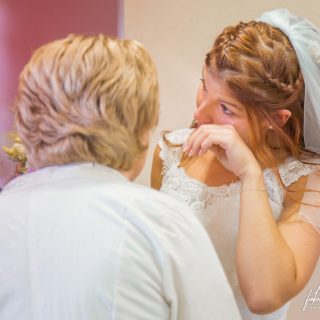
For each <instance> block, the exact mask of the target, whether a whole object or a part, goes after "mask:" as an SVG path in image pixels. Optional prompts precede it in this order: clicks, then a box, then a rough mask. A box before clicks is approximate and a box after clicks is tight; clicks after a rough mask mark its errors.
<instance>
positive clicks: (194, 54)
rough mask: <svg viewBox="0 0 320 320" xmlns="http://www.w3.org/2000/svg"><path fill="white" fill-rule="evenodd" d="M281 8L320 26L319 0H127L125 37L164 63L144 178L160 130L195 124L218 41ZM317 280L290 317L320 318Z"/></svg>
mask: <svg viewBox="0 0 320 320" xmlns="http://www.w3.org/2000/svg"><path fill="white" fill-rule="evenodd" d="M281 7H286V8H288V9H289V10H290V11H292V12H293V13H295V14H299V15H303V16H306V17H308V18H309V19H310V20H311V21H313V22H314V23H315V24H318V25H319V26H320V1H319V0H305V1H302V0H260V1H249V0H247V1H240V0H229V1H221V0H220V1H218V0H124V10H125V11H124V24H125V27H124V35H125V37H127V38H134V39H136V40H138V41H141V42H142V43H143V44H144V45H145V46H146V47H147V48H148V49H149V51H150V52H151V54H152V55H153V57H154V60H155V62H156V64H157V67H158V73H159V81H160V90H161V115H160V123H159V126H158V128H157V129H156V130H155V132H154V134H153V139H152V141H151V148H150V151H149V158H148V161H147V165H146V168H145V169H144V172H143V173H142V175H141V176H140V178H139V179H138V182H140V183H143V184H149V175H150V169H151V159H152V150H153V148H154V147H155V145H156V143H157V140H158V138H159V132H160V131H162V130H164V129H169V130H173V129H176V128H180V127H185V126H188V125H189V124H190V122H191V118H192V114H193V110H194V101H195V93H196V89H197V86H198V83H199V78H200V77H201V67H202V64H203V61H204V55H205V53H206V52H207V51H208V49H209V48H210V46H211V44H212V41H213V39H214V38H215V37H216V36H217V35H218V34H219V33H220V32H221V31H222V29H223V28H224V27H226V26H228V25H230V24H235V23H237V22H239V21H240V20H243V21H248V20H252V19H254V18H257V17H259V16H260V14H261V13H262V12H263V11H266V10H271V9H275V8H281ZM314 278H315V279H314V280H313V281H312V283H311V285H310V286H309V287H308V288H307V289H306V290H305V291H304V292H303V293H302V294H301V295H300V298H299V299H296V301H295V303H294V305H293V306H292V307H291V309H290V315H289V319H290V320H298V319H299V320H313V319H319V318H320V309H319V311H310V310H308V311H306V312H302V308H303V304H304V300H305V299H306V297H307V295H308V292H309V290H310V288H314V290H316V289H317V287H318V286H319V285H320V273H319V272H318V273H317V274H315V275H314Z"/></svg>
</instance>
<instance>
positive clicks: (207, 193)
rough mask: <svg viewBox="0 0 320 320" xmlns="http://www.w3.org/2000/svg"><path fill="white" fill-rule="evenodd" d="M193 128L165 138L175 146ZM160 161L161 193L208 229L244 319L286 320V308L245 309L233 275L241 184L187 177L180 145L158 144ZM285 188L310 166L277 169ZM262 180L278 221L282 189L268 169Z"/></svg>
mask: <svg viewBox="0 0 320 320" xmlns="http://www.w3.org/2000/svg"><path fill="white" fill-rule="evenodd" d="M191 130H192V129H180V130H177V131H174V132H171V133H169V134H167V135H166V139H167V140H168V141H169V142H170V143H171V144H174V145H181V144H183V143H184V142H186V140H187V137H188V136H189V134H190V133H191ZM159 147H160V149H161V151H160V158H161V159H162V161H163V172H162V174H163V180H162V186H161V189H160V190H161V191H162V192H164V193H166V194H168V195H170V196H172V197H174V198H176V199H179V200H182V201H183V202H185V203H187V204H188V205H189V206H190V207H192V208H193V209H194V213H195V214H196V216H197V217H198V218H199V219H200V221H201V222H202V224H203V225H204V227H205V228H206V229H207V231H208V233H209V235H210V237H211V239H212V241H213V243H214V246H215V248H216V250H217V253H218V255H219V258H220V260H221V262H222V265H223V267H224V270H225V273H226V275H227V278H228V280H229V282H230V285H231V287H232V289H233V293H234V296H235V299H236V301H237V303H238V307H239V310H240V313H241V315H242V318H243V319H244V320H256V319H266V320H282V319H286V313H287V310H288V307H289V304H288V303H287V304H286V305H284V306H283V307H282V308H280V309H279V310H277V311H276V312H273V313H271V314H268V315H255V314H253V313H252V312H250V310H249V309H248V307H247V305H246V303H245V301H244V299H243V296H242V294H241V291H240V288H239V282H238V278H237V272H236V241H237V234H238V225H239V204H240V188H241V185H240V181H237V182H234V183H231V184H229V185H222V186H219V187H208V186H207V185H205V184H204V183H202V182H200V181H198V180H196V179H193V178H191V177H189V176H188V175H187V174H186V172H185V170H184V168H180V167H179V162H180V159H181V156H182V146H178V147H172V146H168V145H167V144H166V143H165V142H164V140H163V139H161V140H160V141H159ZM279 172H280V175H281V178H282V180H283V183H284V185H285V186H289V185H290V184H292V183H293V182H295V181H297V180H298V179H299V178H300V177H301V176H305V175H309V174H310V173H311V172H312V167H311V166H308V165H305V164H302V163H301V162H299V161H298V160H296V159H294V158H289V159H287V161H286V162H285V163H284V164H282V165H281V166H280V167H279ZM264 179H265V184H266V187H267V191H268V195H269V200H270V204H271V208H272V212H273V216H274V218H275V219H276V220H277V219H278V218H279V216H280V213H281V211H282V208H283V196H284V192H285V190H284V189H283V187H282V186H281V185H279V183H278V182H277V179H276V176H275V174H274V173H273V171H272V170H271V169H266V170H264Z"/></svg>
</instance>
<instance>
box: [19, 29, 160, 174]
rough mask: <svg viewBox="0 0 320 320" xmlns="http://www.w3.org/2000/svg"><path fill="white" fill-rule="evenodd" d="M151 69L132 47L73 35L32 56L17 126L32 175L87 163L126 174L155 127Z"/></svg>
mask: <svg viewBox="0 0 320 320" xmlns="http://www.w3.org/2000/svg"><path fill="white" fill-rule="evenodd" d="M158 110H159V99H158V82H157V75H156V69H155V66H154V63H153V62H152V59H151V57H150V56H149V54H148V53H147V51H146V50H145V49H144V47H143V46H142V45H141V44H139V43H138V42H136V41H132V40H119V39H112V38H109V37H107V36H105V35H102V34H100V35H97V36H83V35H71V36H69V37H67V38H65V39H62V40H58V41H54V42H51V43H49V44H46V45H44V46H43V47H40V48H39V49H38V50H36V51H35V53H34V54H33V56H32V58H31V60H30V61H29V63H28V64H27V65H26V66H25V68H24V70H23V72H22V73H21V75H20V83H19V89H18V93H17V97H16V100H15V103H14V113H15V122H16V127H17V131H18V134H19V136H20V137H21V140H22V142H23V144H24V145H25V148H26V152H27V156H28V162H29V163H30V165H31V167H33V168H41V167H45V166H49V165H58V164H66V163H71V162H79V161H90V162H95V163H100V164H103V165H108V166H111V167H113V168H115V169H121V170H129V169H131V167H132V165H133V162H134V160H135V159H136V158H137V157H138V156H139V155H140V154H141V153H143V152H144V151H145V150H146V149H147V147H148V146H147V145H146V143H145V133H146V131H148V130H150V129H152V128H153V127H154V126H156V125H157V122H158Z"/></svg>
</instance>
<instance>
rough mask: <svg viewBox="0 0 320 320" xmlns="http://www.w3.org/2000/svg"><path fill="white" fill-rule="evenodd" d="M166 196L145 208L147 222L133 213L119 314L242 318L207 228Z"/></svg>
mask: <svg viewBox="0 0 320 320" xmlns="http://www.w3.org/2000/svg"><path fill="white" fill-rule="evenodd" d="M164 199H165V201H166V204H165V206H164V205H161V204H159V203H158V204H157V205H158V206H155V207H154V208H152V207H147V208H146V209H145V210H147V211H149V214H148V215H147V221H145V220H144V219H141V217H138V215H131V216H130V217H129V218H128V219H129V220H130V221H129V222H130V223H129V224H128V230H127V231H128V232H127V238H126V240H125V241H124V243H123V246H122V249H121V255H120V257H121V258H120V261H119V267H118V276H117V286H116V288H117V289H116V291H117V292H116V311H115V312H116V317H115V318H114V319H116V320H120V319H121V320H122V319H130V320H131V319H132V320H135V319H139V320H141V319H146V320H147V319H148V320H160V319H161V320H164V319H170V320H209V319H210V320H212V319H217V320H219V319H221V320H228V319H230V320H238V319H241V317H240V315H239V311H238V308H237V305H236V302H235V299H234V297H233V293H232V290H231V288H230V286H229V284H228V281H227V278H226V276H225V273H224V271H223V268H222V266H221V264H220V261H219V259H218V257H217V254H216V252H215V250H214V248H213V246H212V243H211V241H210V239H209V237H208V235H207V233H206V231H205V230H204V228H203V227H202V225H201V224H200V222H199V221H198V220H197V219H196V218H195V217H194V215H193V213H192V212H191V211H190V209H189V208H188V207H186V206H184V205H180V203H178V202H176V201H175V200H174V199H172V200H171V199H170V198H167V197H165V198H164ZM164 211H166V212H164ZM164 213H165V214H164ZM170 213H171V215H170Z"/></svg>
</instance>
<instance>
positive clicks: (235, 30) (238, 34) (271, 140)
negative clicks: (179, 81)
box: [205, 21, 308, 167]
mask: <svg viewBox="0 0 320 320" xmlns="http://www.w3.org/2000/svg"><path fill="white" fill-rule="evenodd" d="M205 63H206V66H207V69H208V71H209V73H211V74H212V75H214V76H217V77H219V78H220V79H222V80H223V81H224V82H225V83H226V85H227V86H228V87H229V88H230V89H231V91H232V92H233V94H234V96H235V98H236V99H238V100H239V102H241V103H242V104H243V105H245V106H246V108H247V114H248V118H249V123H250V124H251V128H252V132H251V135H252V141H253V146H254V148H255V154H256V157H257V158H258V160H260V162H261V163H262V164H263V165H265V166H267V167H269V166H270V165H272V164H274V163H275V160H276V159H275V156H274V155H275V152H274V151H275V150H277V157H278V160H280V161H283V160H284V159H285V158H287V157H288V156H295V157H297V158H299V159H301V158H302V157H303V155H305V154H306V153H308V152H307V151H306V150H304V142H303V104H304V80H303V76H302V73H301V70H300V67H299V62H298V59H297V56H296V53H295V50H294V49H293V47H292V45H291V43H290V41H289V39H288V38H287V36H286V35H285V34H284V33H283V32H282V31H281V30H280V29H278V28H275V27H272V26H270V25H268V24H266V23H264V22H257V21H251V22H248V23H244V22H240V23H239V24H238V25H236V26H230V27H227V28H225V29H224V30H223V32H222V33H221V34H220V35H219V36H218V37H217V39H216V40H215V42H214V45H213V47H212V49H211V51H210V52H209V53H208V54H207V56H206V60H205ZM281 109H288V110H289V111H290V112H291V117H290V118H289V120H288V121H287V122H286V124H285V125H282V124H281V123H280V122H279V121H278V120H279V119H277V111H279V110H281ZM263 120H267V121H268V122H269V123H270V124H271V125H272V130H268V131H267V132H265V131H263V128H262V126H261V125H260V124H261V121H263Z"/></svg>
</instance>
